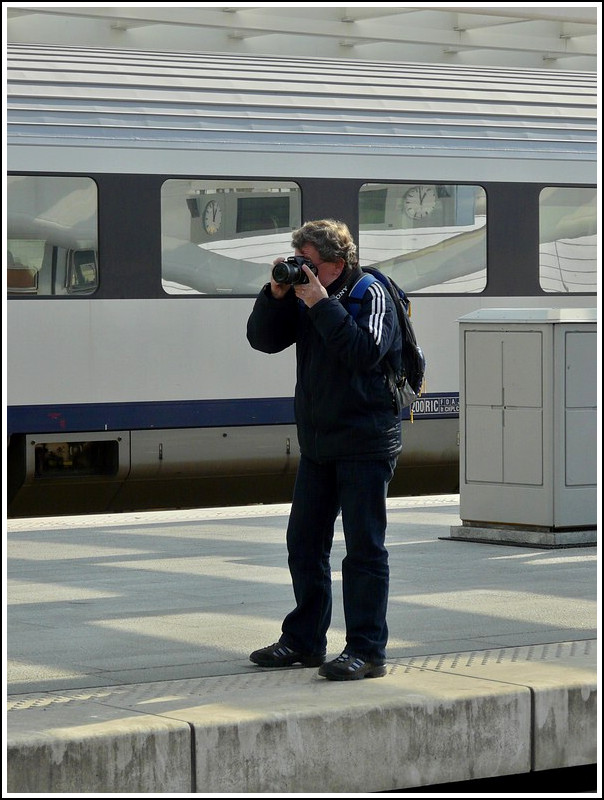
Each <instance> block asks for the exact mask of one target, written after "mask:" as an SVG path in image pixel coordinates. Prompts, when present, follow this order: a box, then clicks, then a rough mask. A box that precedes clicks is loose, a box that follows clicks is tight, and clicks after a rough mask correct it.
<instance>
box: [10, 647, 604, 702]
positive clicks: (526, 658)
mask: <svg viewBox="0 0 604 800" xmlns="http://www.w3.org/2000/svg"><path fill="white" fill-rule="evenodd" d="M596 648H597V642H596V640H592V639H589V640H580V641H574V642H558V643H554V644H544V645H530V646H525V647H503V648H497V649H492V650H472V651H468V652H464V653H446V654H444V655H428V656H417V657H411V658H400V659H394V660H391V661H389V662H388V672H389V674H394V673H395V672H401V671H402V672H411V671H414V670H415V671H417V670H420V671H432V672H450V673H455V674H456V675H468V676H474V677H481V673H482V677H485V678H487V679H496V678H497V677H498V676H496V675H495V674H494V672H493V670H495V671H496V670H497V668H500V669H502V670H505V672H506V673H507V674H508V675H509V674H510V670H511V669H513V668H514V666H519V667H521V669H522V668H523V667H524V666H526V664H527V663H534V664H538V663H547V664H549V665H552V666H554V667H555V666H556V662H558V663H559V664H560V665H562V662H564V665H568V664H571V665H572V666H574V667H577V668H580V669H591V668H594V669H595V663H596ZM487 673H488V674H487ZM308 674H309V673H308V670H305V669H303V668H300V667H297V668H295V669H293V670H291V669H283V670H266V671H253V672H250V674H237V675H226V676H218V677H211V678H190V679H186V680H174V681H161V682H154V683H142V684H132V685H127V686H118V687H109V688H100V689H82V690H73V691H69V692H43V693H37V694H24V695H19V696H13V697H12V698H11V697H9V698H8V699H7V703H6V709H7V711H23V710H27V709H33V708H42V707H46V706H53V705H61V704H63V705H64V704H70V705H72V704H81V703H87V702H91V701H92V702H96V703H103V702H106V703H108V704H110V705H119V704H120V701H123V702H125V703H127V704H128V705H132V704H136V705H139V704H140V705H141V706H142V705H144V703H145V702H154V703H158V702H161V701H162V700H164V701H168V700H172V699H175V698H178V697H186V696H189V695H195V696H196V697H211V698H214V699H216V697H217V696H219V695H225V696H227V695H232V694H234V693H251V694H253V693H254V692H258V691H261V690H262V689H264V688H273V689H276V688H279V687H282V686H283V687H292V686H295V683H296V680H298V679H299V680H300V681H301V682H303V683H306V682H307V680H308ZM510 677H512V676H510ZM317 680H319V681H322V679H321V678H317ZM139 710H141V711H142V710H144V709H143V708H142V707H139ZM150 710H151V709H150Z"/></svg>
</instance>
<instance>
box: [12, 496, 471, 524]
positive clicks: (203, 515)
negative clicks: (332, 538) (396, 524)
mask: <svg viewBox="0 0 604 800" xmlns="http://www.w3.org/2000/svg"><path fill="white" fill-rule="evenodd" d="M457 505H459V495H458V494H446V495H428V496H423V497H396V498H389V499H388V508H391V509H402V508H428V507H433V506H457ZM290 507H291V506H290V504H289V503H276V504H274V505H266V506H263V505H257V506H233V507H228V508H194V509H182V510H181V509H179V510H177V511H141V512H134V513H124V514H85V515H82V516H73V517H68V516H66V517H39V518H38V517H36V518H31V517H28V518H22V519H19V518H15V519H9V520H8V522H7V530H8V531H9V532H11V531H12V532H17V531H30V530H62V529H72V528H98V527H107V526H112V527H113V526H128V525H140V524H145V523H149V522H154V523H166V524H167V523H170V522H195V521H199V522H208V521H211V520H213V519H245V518H258V517H278V516H287V515H288V514H289V510H290Z"/></svg>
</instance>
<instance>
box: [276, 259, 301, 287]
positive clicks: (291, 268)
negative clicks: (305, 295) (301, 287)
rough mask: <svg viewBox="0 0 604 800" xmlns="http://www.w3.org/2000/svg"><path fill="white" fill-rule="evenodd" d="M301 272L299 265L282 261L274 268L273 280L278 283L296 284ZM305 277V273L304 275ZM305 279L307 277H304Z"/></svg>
mask: <svg viewBox="0 0 604 800" xmlns="http://www.w3.org/2000/svg"><path fill="white" fill-rule="evenodd" d="M300 272H301V270H300V267H299V266H298V265H297V264H286V263H285V261H280V262H279V263H278V264H275V266H274V267H273V280H274V281H275V282H276V283H296V282H297V281H298V278H299V273H300ZM302 274H303V275H304V273H302ZM304 277H306V276H305V275H304Z"/></svg>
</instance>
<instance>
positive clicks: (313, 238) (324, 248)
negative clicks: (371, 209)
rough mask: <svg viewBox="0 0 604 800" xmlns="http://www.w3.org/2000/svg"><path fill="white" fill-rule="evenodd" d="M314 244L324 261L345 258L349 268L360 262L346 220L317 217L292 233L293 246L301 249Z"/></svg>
mask: <svg viewBox="0 0 604 800" xmlns="http://www.w3.org/2000/svg"><path fill="white" fill-rule="evenodd" d="M305 244H312V245H314V246H315V247H316V248H317V251H318V253H319V255H320V256H321V258H322V259H323V260H324V261H336V260H337V259H338V258H343V259H344V261H345V262H346V265H347V267H348V268H350V269H352V268H353V267H356V265H357V264H358V258H357V246H356V244H355V243H354V240H353V238H352V234H351V233H350V231H349V230H348V226H347V225H346V224H345V223H344V222H338V221H337V220H335V219H317V220H313V221H311V222H306V223H305V224H304V225H303V226H302V227H301V228H298V230H296V231H294V232H293V233H292V247H293V248H295V249H296V250H300V249H301V248H302V247H303V246H304V245H305Z"/></svg>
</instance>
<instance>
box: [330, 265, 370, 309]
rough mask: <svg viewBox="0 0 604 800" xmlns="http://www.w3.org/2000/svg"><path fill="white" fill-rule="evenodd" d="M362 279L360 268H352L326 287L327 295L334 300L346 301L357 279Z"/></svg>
mask: <svg viewBox="0 0 604 800" xmlns="http://www.w3.org/2000/svg"><path fill="white" fill-rule="evenodd" d="M362 277H363V270H362V269H361V268H360V267H354V268H353V269H352V270H350V271H347V272H345V273H343V274H342V275H340V277H339V278H336V279H335V281H334V282H333V283H330V284H329V286H328V287H327V293H328V294H329V296H330V297H335V299H336V300H340V301H342V300H346V299H347V297H348V294H349V292H350V290H351V289H352V287H353V286H354V285H355V283H356V282H357V281H358V280H359V278H362Z"/></svg>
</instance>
